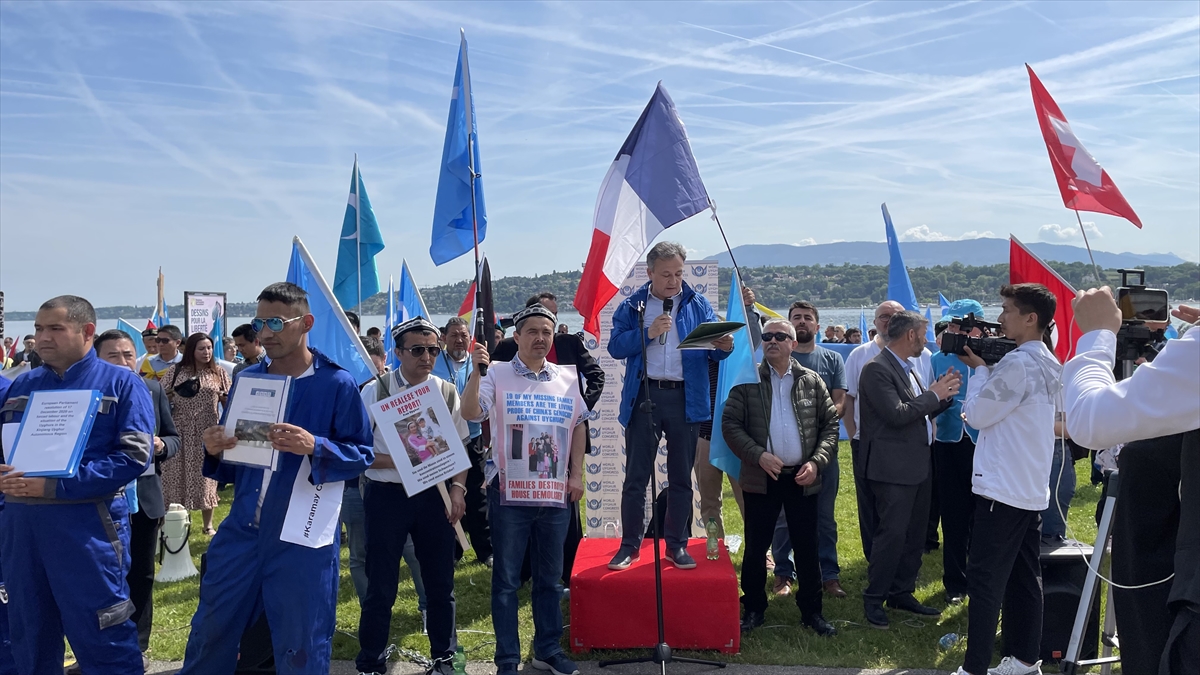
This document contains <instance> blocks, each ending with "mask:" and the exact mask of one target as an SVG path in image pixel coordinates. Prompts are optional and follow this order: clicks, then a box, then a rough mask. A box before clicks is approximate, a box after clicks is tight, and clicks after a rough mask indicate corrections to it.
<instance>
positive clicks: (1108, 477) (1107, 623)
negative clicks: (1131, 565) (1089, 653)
mask: <svg viewBox="0 0 1200 675" xmlns="http://www.w3.org/2000/svg"><path fill="white" fill-rule="evenodd" d="M1104 483H1105V492H1104V509H1103V510H1102V511H1101V514H1100V525H1099V526H1098V527H1097V530H1096V544H1095V546H1093V547H1092V557H1091V559H1090V560H1089V561H1088V571H1087V576H1086V577H1085V578H1084V580H1083V593H1082V595H1080V598H1079V608H1078V609H1076V610H1075V623H1074V624H1073V625H1072V626H1071V640H1070V642H1068V643H1067V652H1066V653H1065V654H1064V655H1063V659H1062V672H1063V673H1065V674H1066V675H1075V673H1077V672H1079V670H1080V669H1081V668H1087V667H1089V666H1100V673H1101V675H1109V673H1111V672H1112V664H1114V663H1119V662H1120V661H1121V658H1120V657H1119V656H1113V648H1114V647H1120V644H1119V642H1118V640H1117V619H1116V611H1115V607H1114V605H1113V589H1112V584H1109V586H1108V591H1107V599H1108V611H1106V612H1105V613H1104V630H1103V631H1102V633H1101V636H1100V642H1101V644H1102V645H1103V647H1102V649H1101V652H1100V656H1099V657H1098V658H1095V659H1086V660H1082V661H1081V660H1080V659H1079V653H1080V651H1082V649H1083V634H1084V631H1086V630H1087V623H1088V616H1090V615H1091V613H1092V603H1093V602H1094V601H1095V599H1096V596H1097V593H1096V590H1097V588H1098V586H1097V585H1098V584H1099V583H1100V581H1101V579H1100V572H1099V570H1100V567H1101V565H1102V564H1103V562H1104V557H1105V554H1106V551H1107V550H1108V538H1109V536H1110V535H1111V534H1112V525H1113V512H1114V511H1116V506H1117V489H1118V488H1119V486H1120V475H1119V473H1118V472H1116V471H1109V472H1106V473H1105V474H1104ZM1080 554H1081V555H1082V552H1081V553H1080Z"/></svg>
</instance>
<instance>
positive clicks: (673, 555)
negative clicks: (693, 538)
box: [667, 548, 696, 570]
mask: <svg viewBox="0 0 1200 675" xmlns="http://www.w3.org/2000/svg"><path fill="white" fill-rule="evenodd" d="M667 560H670V561H671V564H672V565H674V566H676V567H678V568H679V569H681V570H690V569H695V567H696V560H695V559H694V558H692V556H691V555H689V554H688V552H687V549H686V548H677V549H675V550H674V551H672V550H670V549H668V550H667Z"/></svg>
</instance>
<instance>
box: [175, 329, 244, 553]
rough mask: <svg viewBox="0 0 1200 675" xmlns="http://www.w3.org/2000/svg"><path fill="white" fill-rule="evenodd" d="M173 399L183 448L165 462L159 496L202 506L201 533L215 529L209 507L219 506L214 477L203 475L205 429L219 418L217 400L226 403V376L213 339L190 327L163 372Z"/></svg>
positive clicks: (211, 510)
mask: <svg viewBox="0 0 1200 675" xmlns="http://www.w3.org/2000/svg"><path fill="white" fill-rule="evenodd" d="M162 384H163V388H164V389H165V390H166V392H167V397H168V398H169V399H170V401H171V418H172V419H174V420H175V427H176V428H177V429H179V436H180V438H182V439H183V449H181V450H180V451H179V454H178V455H176V456H175V457H174V458H173V459H172V460H171V461H168V462H166V463H164V464H163V467H162V484H163V497H164V498H165V499H166V502H167V503H168V504H182V505H183V507H184V508H186V509H187V510H189V511H194V510H196V509H200V511H201V513H202V514H203V516H204V534H206V535H208V536H212V535H213V534H216V530H215V529H213V509H215V508H216V507H217V483H216V481H214V480H212V479H210V478H205V477H204V475H203V473H202V470H203V467H204V443H203V441H201V440H200V436H201V434H202V433H203V432H204V430H205V429H207V428H208V427H211V426H213V425H215V424H217V423H218V422H219V421H220V415H219V413H218V409H217V406H218V404H220V405H224V404H225V398H226V396H227V395H228V393H229V388H230V384H231V383H230V379H229V374H228V373H227V372H225V369H224V368H222V367H221V366H220V365H219V364H218V363H217V360H216V358H214V355H213V343H212V339H211V338H209V337H208V336H207V335H204V334H203V333H193V334H192V335H191V336H190V337H188V339H187V343H186V344H185V346H184V348H183V360H182V361H180V362H179V363H178V364H176V365H174V366H171V368H170V369H169V370H167V372H166V374H165V375H163V378H162Z"/></svg>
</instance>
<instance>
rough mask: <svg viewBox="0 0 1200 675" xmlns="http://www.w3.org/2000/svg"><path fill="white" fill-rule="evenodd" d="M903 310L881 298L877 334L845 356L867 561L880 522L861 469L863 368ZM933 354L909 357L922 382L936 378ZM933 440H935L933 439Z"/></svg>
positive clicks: (849, 420) (849, 423)
mask: <svg viewBox="0 0 1200 675" xmlns="http://www.w3.org/2000/svg"><path fill="white" fill-rule="evenodd" d="M903 311H904V306H903V305H901V304H900V303H898V302H896V301H895V300H885V301H883V302H881V303H880V304H879V306H878V307H876V308H875V320H874V325H875V330H876V334H875V337H874V338H872V339H871V340H870V341H868V342H864V343H863V344H861V345H859V346H857V347H855V348H854V351H852V352H850V356H847V357H846V395H845V397H844V398H843V399H842V400H843V401H844V402H843V403H842V411H843V418H842V423H843V424H845V425H846V433H847V434H848V435H849V436H850V457H851V459H852V461H853V463H854V487H855V492H856V493H857V495H856V496H857V499H858V533H859V536H860V537H861V538H862V547H863V557H865V558H866V559H867V561H868V562H869V561H870V560H871V539H872V535H873V533H874V532H875V528H876V527H877V526H878V525H879V523H878V522H876V520H875V516H874V514H875V500H874V498H873V497H872V496H871V490H870V489H869V488H868V487H867V477H866V474H865V473H864V472H863V470H862V468H863V467H862V462H861V461H860V460H861V457H860V456H859V429H861V428H862V418H861V417H860V416H859V408H860V407H861V406H860V405H859V401H858V399H859V394H858V382H859V378H860V377H861V376H862V370H863V368H864V367H865V366H866V365H867V364H868V363H870V362H871V360H872V359H874V358H875V357H876V356H879V354H880V352H882V351H883V350H884V348H885V347H886V345H887V340H885V339H884V336H886V335H887V327H888V322H889V321H891V318H892V316H893V315H894V314H897V313H898V312H903ZM932 358H933V353H932V352H930V351H929V350H928V349H925V350H924V351H922V352H921V356H920V357H919V358H913V359H909V360H910V361H912V363H913V366H914V369H915V370H916V373H917V375H918V376H919V377H920V378H921V381H922V382H933V365H932V363H931V359H932ZM849 409H853V410H854V414H853V415H845V414H844V413H845V411H846V410H849ZM930 442H931V443H932V439H930Z"/></svg>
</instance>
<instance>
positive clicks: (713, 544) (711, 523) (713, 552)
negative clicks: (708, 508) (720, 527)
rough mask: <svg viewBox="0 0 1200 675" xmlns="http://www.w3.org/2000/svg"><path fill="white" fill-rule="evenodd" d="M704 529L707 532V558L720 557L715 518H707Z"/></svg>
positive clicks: (714, 558)
mask: <svg viewBox="0 0 1200 675" xmlns="http://www.w3.org/2000/svg"><path fill="white" fill-rule="evenodd" d="M704 531H705V533H707V534H708V559H709V560H716V559H717V558H719V557H721V546H720V545H719V544H718V543H717V519H716V518H709V519H708V524H707V525H705V526H704Z"/></svg>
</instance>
